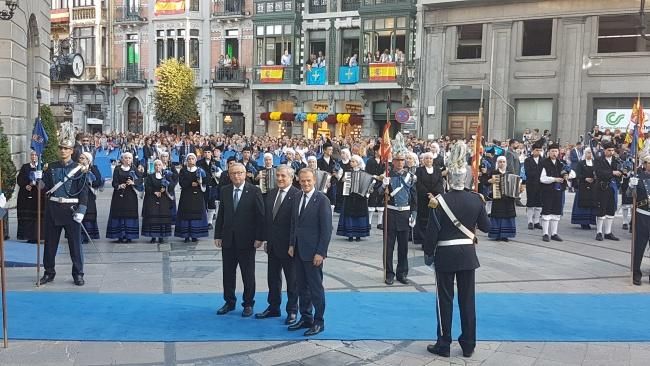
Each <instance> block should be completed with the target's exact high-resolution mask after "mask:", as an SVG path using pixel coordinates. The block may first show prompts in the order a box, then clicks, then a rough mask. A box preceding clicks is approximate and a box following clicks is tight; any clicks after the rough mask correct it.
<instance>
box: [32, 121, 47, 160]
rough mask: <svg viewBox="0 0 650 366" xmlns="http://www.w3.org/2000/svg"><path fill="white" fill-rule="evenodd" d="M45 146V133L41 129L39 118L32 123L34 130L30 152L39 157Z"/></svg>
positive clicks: (41, 124)
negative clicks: (32, 151)
mask: <svg viewBox="0 0 650 366" xmlns="http://www.w3.org/2000/svg"><path fill="white" fill-rule="evenodd" d="M46 144H47V132H45V127H43V122H42V121H41V118H40V117H38V118H36V121H35V122H34V130H33V131H32V143H31V145H30V147H31V148H32V150H34V151H36V153H37V154H38V156H39V157H40V156H41V155H42V154H43V150H45V145H46Z"/></svg>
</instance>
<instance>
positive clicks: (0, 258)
mask: <svg viewBox="0 0 650 366" xmlns="http://www.w3.org/2000/svg"><path fill="white" fill-rule="evenodd" d="M1 169H2V168H0V191H2V171H1ZM8 219H9V212H8V211H7V220H8ZM0 277H1V278H0V282H1V283H2V344H3V347H4V348H7V347H9V338H8V336H7V291H6V287H7V276H6V271H5V233H4V225H3V224H2V223H1V222H0Z"/></svg>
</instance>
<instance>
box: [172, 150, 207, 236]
mask: <svg viewBox="0 0 650 366" xmlns="http://www.w3.org/2000/svg"><path fill="white" fill-rule="evenodd" d="M185 159H186V165H185V166H184V167H183V168H182V169H181V171H180V173H179V177H178V184H179V185H180V186H181V198H180V200H179V201H178V214H177V216H176V228H175V232H174V236H176V237H178V238H184V239H185V242H186V243H187V242H189V241H190V239H191V240H192V242H197V241H198V238H204V237H207V236H208V219H207V214H206V209H205V200H204V198H203V188H202V187H204V186H203V181H204V180H205V179H206V173H205V171H203V169H201V168H199V167H197V166H196V155H195V154H192V153H190V154H187V157H186V158H185Z"/></svg>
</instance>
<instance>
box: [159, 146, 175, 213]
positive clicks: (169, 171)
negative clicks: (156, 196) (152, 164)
mask: <svg viewBox="0 0 650 366" xmlns="http://www.w3.org/2000/svg"><path fill="white" fill-rule="evenodd" d="M160 161H161V162H162V164H163V173H164V175H165V176H168V177H169V178H167V180H168V181H169V185H168V186H167V195H168V196H169V197H170V198H171V200H172V203H171V205H170V207H169V209H170V211H171V218H172V222H171V224H172V225H174V224H175V223H176V185H177V184H178V172H177V171H176V168H175V167H174V165H173V163H172V161H171V160H170V157H169V152H167V151H163V152H161V153H160Z"/></svg>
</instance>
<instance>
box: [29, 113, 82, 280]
mask: <svg viewBox="0 0 650 366" xmlns="http://www.w3.org/2000/svg"><path fill="white" fill-rule="evenodd" d="M71 127H72V126H71V125H70V126H66V127H64V130H63V132H62V139H61V141H60V143H59V157H60V158H61V160H59V161H57V162H53V163H51V164H49V167H48V169H47V170H46V171H45V174H43V173H42V172H37V173H36V174H37V177H36V178H37V179H40V178H41V175H42V177H43V183H44V184H45V190H46V195H47V196H48V198H47V204H46V205H45V252H44V258H43V265H44V267H45V274H44V275H43V277H42V278H41V279H40V280H39V283H40V284H41V285H43V284H46V283H48V282H52V281H54V277H55V276H56V271H55V270H54V262H55V257H56V251H57V249H58V247H59V240H60V238H61V230H65V234H66V237H67V238H68V248H69V251H70V258H71V260H72V278H73V279H74V284H75V285H77V286H83V285H84V283H85V282H84V278H83V277H84V271H83V252H82V250H81V222H82V221H83V219H84V215H85V214H86V208H87V201H88V186H87V185H86V171H84V170H85V169H84V166H83V165H80V164H77V163H76V162H75V161H74V160H72V153H73V149H74V139H73V138H72V136H73V135H72V134H70V131H71Z"/></svg>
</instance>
